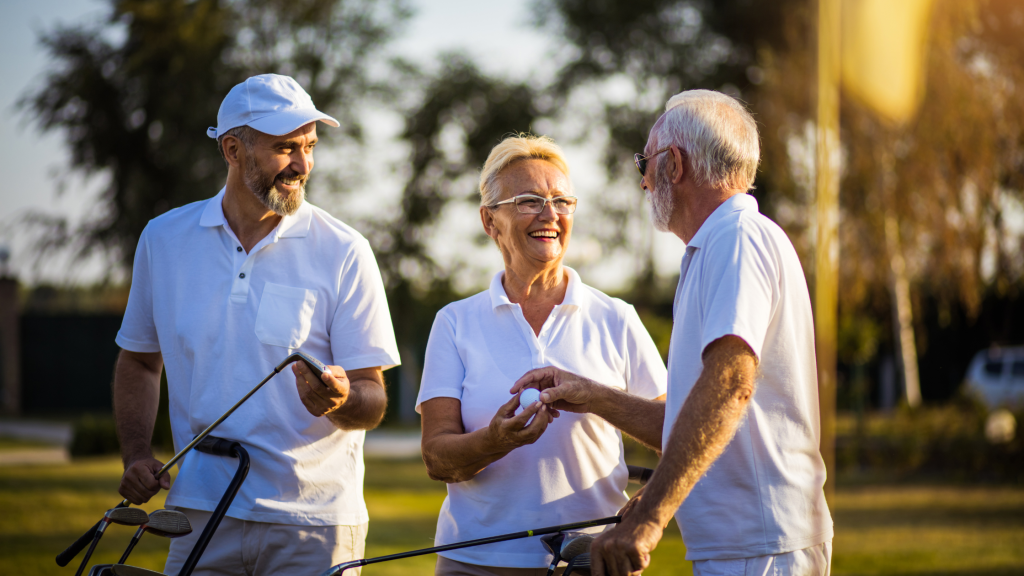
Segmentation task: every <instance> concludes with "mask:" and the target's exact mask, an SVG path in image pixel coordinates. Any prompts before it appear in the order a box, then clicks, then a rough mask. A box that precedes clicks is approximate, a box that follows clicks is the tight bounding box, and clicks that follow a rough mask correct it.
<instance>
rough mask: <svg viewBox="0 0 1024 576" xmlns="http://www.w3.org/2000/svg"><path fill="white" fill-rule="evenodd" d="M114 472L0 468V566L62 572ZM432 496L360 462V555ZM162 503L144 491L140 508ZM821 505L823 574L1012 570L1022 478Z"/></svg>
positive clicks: (430, 509)
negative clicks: (831, 536)
mask: <svg viewBox="0 0 1024 576" xmlns="http://www.w3.org/2000/svg"><path fill="white" fill-rule="evenodd" d="M120 475H121V466H120V462H119V461H118V460H117V458H96V459H82V460H78V461H75V462H74V463H73V464H70V465H38V466H8V467H0V511H2V512H3V513H2V514H0V573H2V574H18V575H20V576H32V575H37V574H40V575H41V574H69V575H70V574H73V573H74V569H75V567H77V564H75V565H72V566H69V567H67V568H64V569H60V568H57V566H56V564H55V563H54V561H53V557H54V556H55V555H56V554H57V552H59V551H61V550H63V549H64V548H65V547H66V546H67V545H68V544H69V543H71V542H72V541H73V540H74V539H75V538H77V537H78V536H79V535H80V534H81V533H82V532H84V531H85V530H86V529H87V528H88V527H89V526H90V525H92V524H93V523H95V522H96V520H97V519H98V518H99V516H100V515H101V514H102V512H103V510H105V509H107V508H110V507H112V506H114V505H115V504H117V502H118V501H119V498H118V496H117V492H116V490H117V484H118V480H119V479H120ZM444 494H445V490H444V485H443V484H441V483H438V482H433V481H431V480H429V479H428V478H427V476H426V474H425V472H424V470H423V464H422V463H420V462H419V461H411V462H390V461H370V462H368V463H367V478H366V499H367V504H368V506H369V509H370V517H371V522H370V535H369V540H368V543H367V555H368V556H379V555H383V554H391V553H395V552H401V551H406V550H413V549H417V548H426V547H429V546H431V545H432V544H433V540H432V538H433V532H434V524H435V521H436V518H437V510H438V508H439V507H440V505H441V502H442V500H443V499H444ZM162 504H163V500H162V499H158V500H154V501H153V502H150V503H149V504H147V505H146V506H145V509H146V510H150V511H152V510H155V509H157V508H159V507H161V506H162ZM833 514H834V518H835V522H836V539H835V542H834V556H833V561H834V569H833V572H832V573H833V574H835V575H853V574H864V575H874V574H879V575H882V574H885V575H925V574H935V575H953V574H957V575H968V574H970V575H975V574H980V575H986V576H995V575H1003V574H1006V575H1009V574H1024V487H1022V486H1013V487H1005V486H1004V487H979V486H964V487H951V486H941V485H938V486H936V485H877V486H843V485H841V486H840V489H839V492H838V495H837V497H836V502H835V504H834V506H833ZM132 532H133V529H131V528H127V527H124V526H112V527H111V528H110V529H109V530H108V532H107V534H106V536H104V539H103V540H102V541H101V543H100V546H99V549H98V551H97V552H96V554H95V555H94V563H100V562H113V561H115V560H117V558H118V557H119V555H120V552H121V551H122V549H123V548H124V546H125V545H126V544H127V541H128V538H129V537H130V536H131V534H132ZM166 542H167V541H166V540H163V539H160V538H155V537H152V536H148V537H146V538H143V540H142V542H141V543H140V544H139V546H138V548H136V551H135V552H133V554H132V563H133V564H136V565H138V566H142V567H146V568H151V569H154V570H160V569H162V567H163V560H164V557H165V555H166V552H167V543H166ZM684 554H685V549H684V547H683V545H682V542H681V541H680V539H679V532H678V530H677V529H676V527H675V525H674V524H673V525H672V526H671V527H670V529H669V530H668V531H666V535H665V539H664V540H663V541H662V542H661V544H660V545H659V546H658V549H657V550H656V551H655V552H654V555H653V559H652V564H651V567H650V568H649V569H648V570H647V572H645V574H650V575H653V576H658V575H661V576H664V575H677V574H690V566H689V563H688V562H685V561H684V560H683V556H684ZM433 563H434V557H433V556H425V557H420V558H412V559H407V560H400V561H395V562H388V563H383V564H379V565H376V566H369V567H367V568H365V569H364V571H363V574H364V575H367V576H385V575H395V576H397V575H400V574H401V575H417V574H422V575H430V574H433V572H432V568H433ZM325 568H326V567H325Z"/></svg>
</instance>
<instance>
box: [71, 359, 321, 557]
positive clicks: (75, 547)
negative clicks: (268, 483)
mask: <svg viewBox="0 0 1024 576" xmlns="http://www.w3.org/2000/svg"><path fill="white" fill-rule="evenodd" d="M298 359H301V358H296V356H295V355H294V354H293V355H290V356H288V357H287V358H285V359H284V361H283V362H281V363H280V364H278V365H277V367H276V368H274V371H273V372H271V373H270V374H269V375H267V377H266V378H264V379H263V380H261V381H260V383H259V384H257V385H256V386H254V387H253V389H252V390H250V391H249V393H248V394H246V395H245V396H243V397H242V399H241V400H239V401H238V402H236V403H235V405H234V406H232V407H231V408H229V409H228V411H227V412H225V413H224V414H223V415H222V416H221V417H220V418H217V420H215V421H214V422H213V424H210V425H209V426H207V427H206V429H205V430H203V431H202V432H200V433H199V435H198V436H196V437H195V438H193V439H192V441H191V442H189V443H188V445H187V446H185V447H184V448H182V449H181V450H180V451H179V452H178V453H177V454H175V455H174V457H173V458H171V459H170V460H168V461H167V463H166V464H164V465H163V467H162V468H160V471H159V472H157V473H156V477H157V478H159V477H161V476H163V475H164V474H165V473H166V472H167V471H168V470H170V469H171V466H173V465H174V464H176V463H177V462H178V460H181V458H182V457H183V456H184V455H185V454H186V453H188V451H189V450H191V449H192V448H194V447H195V445H196V444H199V443H200V442H202V440H203V438H206V437H207V436H209V435H210V432H213V429H214V428H216V427H217V426H218V425H220V423H221V422H223V421H224V419H225V418H227V417H228V416H231V413H232V412H234V411H235V410H237V409H238V407H239V406H241V405H242V404H243V403H244V402H245V401H246V400H248V399H249V397H250V396H252V395H253V394H255V393H256V391H257V390H259V389H260V388H262V387H263V385H264V384H266V383H267V382H269V381H270V379H271V378H273V377H274V376H277V375H278V374H279V373H280V372H281V370H284V367H285V366H287V365H289V364H291V363H292V362H295V361H296V360H298ZM303 361H304V362H305V360H303ZM306 364H307V365H309V363H308V362H306ZM310 368H313V369H314V370H315V369H316V368H315V367H313V366H311V365H310ZM129 505H131V502H129V501H128V500H127V499H124V500H122V501H121V503H120V504H118V505H117V507H118V508H121V507H124V506H129ZM99 525H100V523H99V522H97V523H96V525H95V526H93V527H92V528H90V529H89V531H88V532H86V533H85V534H82V536H81V537H80V538H79V539H78V540H75V541H74V542H73V543H72V544H71V546H68V547H67V548H66V549H65V550H64V551H63V552H61V553H60V554H58V555H57V565H58V566H62V567H63V566H67V565H68V563H69V562H71V560H72V559H74V557H75V556H77V555H78V553H79V552H81V551H82V548H85V546H86V545H87V544H88V543H89V541H90V540H91V539H92V537H93V535H94V534H95V533H96V529H97V528H99Z"/></svg>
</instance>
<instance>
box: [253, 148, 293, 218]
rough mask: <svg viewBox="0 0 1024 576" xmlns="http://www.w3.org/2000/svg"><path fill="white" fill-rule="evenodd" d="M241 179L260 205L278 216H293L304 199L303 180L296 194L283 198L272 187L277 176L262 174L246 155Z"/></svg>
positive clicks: (257, 165) (275, 188)
mask: <svg viewBox="0 0 1024 576" xmlns="http://www.w3.org/2000/svg"><path fill="white" fill-rule="evenodd" d="M243 179H244V180H245V185H246V186H248V187H249V190H252V193H253V194H254V195H255V196H256V198H257V199H258V200H259V201H260V203H261V204H263V205H264V206H266V208H267V210H270V211H272V212H274V213H275V214H277V215H278V216H289V215H291V214H294V213H295V211H296V210H298V209H299V206H301V205H302V201H303V200H304V199H305V198H306V182H305V180H303V182H302V184H301V185H300V187H299V193H298V194H292V195H290V196H284V195H283V194H281V192H280V191H278V189H277V187H276V186H274V181H275V180H276V179H277V175H276V174H275V175H273V176H267V175H266V174H264V173H263V171H262V170H260V166H259V164H257V163H256V159H255V158H253V157H252V155H248V156H247V158H246V161H245V174H244V175H243Z"/></svg>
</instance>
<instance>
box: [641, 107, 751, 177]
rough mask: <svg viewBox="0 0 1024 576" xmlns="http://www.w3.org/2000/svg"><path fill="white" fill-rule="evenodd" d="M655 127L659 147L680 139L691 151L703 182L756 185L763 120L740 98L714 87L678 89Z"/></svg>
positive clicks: (689, 154) (695, 170)
mask: <svg viewBox="0 0 1024 576" xmlns="http://www.w3.org/2000/svg"><path fill="white" fill-rule="evenodd" d="M653 133H654V135H655V137H656V138H657V144H658V148H664V147H666V146H669V145H672V144H674V145H676V146H678V147H679V148H681V149H682V150H683V151H684V152H685V153H686V156H687V157H688V158H689V161H690V167H691V168H692V170H693V175H694V182H695V183H696V184H697V185H700V186H703V185H710V186H711V187H713V188H742V189H744V190H750V189H752V188H753V187H754V186H753V184H754V178H755V177H756V176H757V165H758V163H759V162H760V159H761V143H760V141H759V140H758V136H757V123H756V122H755V121H754V117H753V116H751V115H750V112H748V111H747V109H746V108H745V107H744V106H743V104H741V103H740V102H739V101H738V100H736V99H735V98H733V97H731V96H727V95H725V94H722V93H721V92H715V91H712V90H687V91H686V92H681V93H679V94H676V95H675V96H673V97H672V98H671V99H669V101H668V103H667V104H665V113H664V114H662V116H661V118H660V119H659V120H658V123H657V124H655V126H654V130H653Z"/></svg>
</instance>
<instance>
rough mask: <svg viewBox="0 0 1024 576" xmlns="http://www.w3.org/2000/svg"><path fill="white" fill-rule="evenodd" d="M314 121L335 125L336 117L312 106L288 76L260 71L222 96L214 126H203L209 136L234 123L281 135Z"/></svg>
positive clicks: (231, 126)
mask: <svg viewBox="0 0 1024 576" xmlns="http://www.w3.org/2000/svg"><path fill="white" fill-rule="evenodd" d="M317 120H319V121H321V122H323V123H324V124H327V125H328V126H333V127H335V128H337V127H338V126H340V124H339V123H338V121H337V120H335V119H334V118H331V117H330V116H328V115H327V114H324V113H323V112H321V111H319V110H317V109H316V106H313V99H312V98H310V97H309V94H306V91H305V90H303V89H302V86H299V83H298V82H296V81H295V80H294V79H292V78H291V77H288V76H281V75H280V74H260V75H259V76H253V77H251V78H249V79H248V80H246V81H245V82H242V83H241V84H238V85H236V86H235V87H234V88H232V89H231V91H230V92H228V95H227V96H225V97H224V101H223V102H221V103H220V110H219V111H218V112H217V127H216V128H214V127H213V126H211V127H209V128H207V129H206V135H207V136H209V137H210V138H217V137H218V136H223V135H224V133H225V132H227V131H228V130H231V129H232V128H237V127H238V126H250V127H252V128H253V129H255V130H259V131H260V132H263V133H264V134H270V135H272V136H283V135H285V134H288V133H289V132H292V131H294V130H296V129H298V128H300V127H302V126H305V125H306V124H309V123H310V122H316V121H317Z"/></svg>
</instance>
